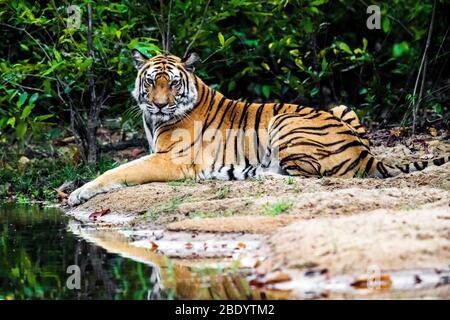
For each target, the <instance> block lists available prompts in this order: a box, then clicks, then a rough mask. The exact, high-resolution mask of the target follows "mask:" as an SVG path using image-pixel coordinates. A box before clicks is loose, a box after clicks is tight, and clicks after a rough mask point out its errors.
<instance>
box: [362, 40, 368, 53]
mask: <svg viewBox="0 0 450 320" xmlns="http://www.w3.org/2000/svg"><path fill="white" fill-rule="evenodd" d="M367 44H368V42H367V39H366V38H365V37H364V38H363V51H366V49H367Z"/></svg>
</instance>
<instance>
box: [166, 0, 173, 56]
mask: <svg viewBox="0 0 450 320" xmlns="http://www.w3.org/2000/svg"><path fill="white" fill-rule="evenodd" d="M171 14H172V0H170V3H169V13H168V14H167V31H166V46H167V49H166V51H167V52H169V51H170V15H171Z"/></svg>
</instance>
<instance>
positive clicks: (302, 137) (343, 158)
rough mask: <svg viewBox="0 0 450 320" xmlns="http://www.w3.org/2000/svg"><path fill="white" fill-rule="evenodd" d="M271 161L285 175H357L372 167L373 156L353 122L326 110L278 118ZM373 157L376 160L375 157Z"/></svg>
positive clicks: (271, 139) (273, 123) (274, 122)
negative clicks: (276, 163) (352, 125)
mask: <svg viewBox="0 0 450 320" xmlns="http://www.w3.org/2000/svg"><path fill="white" fill-rule="evenodd" d="M269 147H270V150H271V161H274V162H275V161H277V162H278V166H279V168H280V170H281V171H282V172H283V173H284V174H289V175H296V176H316V177H321V176H339V177H347V178H348V177H353V176H355V175H357V174H359V173H361V174H364V173H365V172H366V171H367V170H369V169H370V168H371V165H372V162H373V156H372V154H371V153H370V151H369V148H368V147H367V146H366V144H365V142H364V141H363V140H362V139H360V138H359V137H358V133H356V132H355V131H354V130H353V129H352V128H351V126H350V125H349V124H347V123H346V122H345V121H343V120H341V119H339V118H338V117H336V116H333V115H331V114H330V113H328V112H325V111H318V112H313V113H310V114H307V115H300V114H296V113H289V114H281V115H278V116H276V117H274V118H273V119H272V121H271V123H270V125H269ZM371 159H372V160H371Z"/></svg>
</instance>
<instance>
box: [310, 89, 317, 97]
mask: <svg viewBox="0 0 450 320" xmlns="http://www.w3.org/2000/svg"><path fill="white" fill-rule="evenodd" d="M318 93H319V88H313V89H312V90H311V92H310V94H311V97H314V96H315V95H317V94H318Z"/></svg>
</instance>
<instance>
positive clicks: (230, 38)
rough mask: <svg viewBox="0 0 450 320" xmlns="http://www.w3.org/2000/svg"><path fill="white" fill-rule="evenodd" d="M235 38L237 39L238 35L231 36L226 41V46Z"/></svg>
mask: <svg viewBox="0 0 450 320" xmlns="http://www.w3.org/2000/svg"><path fill="white" fill-rule="evenodd" d="M234 40H236V37H235V36H231V37H229V38H228V39H227V40H226V41H225V43H224V46H225V47H226V46H229V45H230V44H231V43H232V42H233V41H234Z"/></svg>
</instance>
